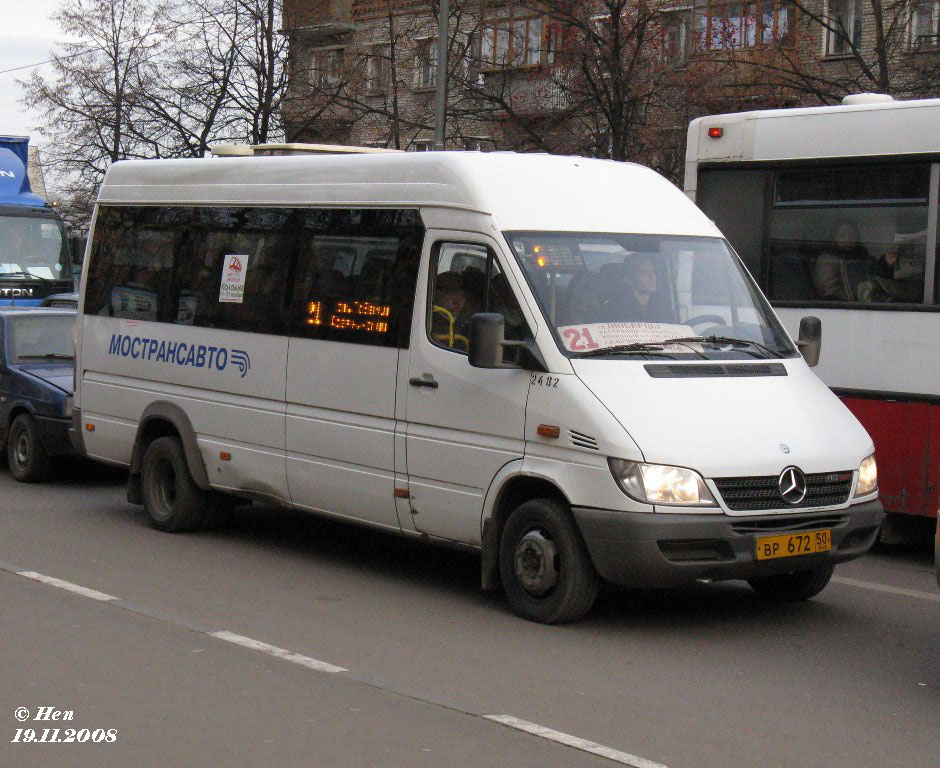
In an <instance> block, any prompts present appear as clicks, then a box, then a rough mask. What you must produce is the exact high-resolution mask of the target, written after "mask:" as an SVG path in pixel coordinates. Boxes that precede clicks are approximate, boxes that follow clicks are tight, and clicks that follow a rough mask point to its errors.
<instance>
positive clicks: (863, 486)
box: [855, 454, 878, 496]
mask: <svg viewBox="0 0 940 768" xmlns="http://www.w3.org/2000/svg"><path fill="white" fill-rule="evenodd" d="M877 490H878V466H877V465H876V464H875V454H872V455H871V456H869V457H868V458H867V459H865V460H864V461H863V462H862V464H861V466H860V467H859V468H858V483H857V484H856V485H855V495H856V496H867V495H868V494H869V493H874V492H875V491H877Z"/></svg>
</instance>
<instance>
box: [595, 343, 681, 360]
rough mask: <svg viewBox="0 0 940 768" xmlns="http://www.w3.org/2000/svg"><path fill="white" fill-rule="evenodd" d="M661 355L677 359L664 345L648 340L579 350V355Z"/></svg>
mask: <svg viewBox="0 0 940 768" xmlns="http://www.w3.org/2000/svg"><path fill="white" fill-rule="evenodd" d="M632 354H637V355H659V356H660V357H669V358H672V359H673V360H675V359H676V358H675V356H673V355H670V354H669V353H668V352H664V351H663V345H662V344H659V343H651V342H647V341H637V342H634V343H633V344H618V345H617V346H615V347H601V348H600V349H592V350H589V351H587V352H579V353H578V357H602V356H604V355H632Z"/></svg>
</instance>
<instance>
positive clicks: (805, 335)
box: [796, 316, 822, 368]
mask: <svg viewBox="0 0 940 768" xmlns="http://www.w3.org/2000/svg"><path fill="white" fill-rule="evenodd" d="M796 346H797V348H798V349H799V350H800V354H801V355H803V359H804V360H806V364H807V365H808V366H809V367H810V368H812V367H813V366H814V365H816V364H817V363H818V362H819V352H820V350H821V349H822V323H821V322H820V320H819V318H818V317H812V316H810V317H804V318H803V319H802V320H800V338H799V339H798V340H797V342H796Z"/></svg>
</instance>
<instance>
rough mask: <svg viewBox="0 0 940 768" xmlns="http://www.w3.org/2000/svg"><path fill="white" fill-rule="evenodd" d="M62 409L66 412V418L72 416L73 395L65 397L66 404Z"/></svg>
mask: <svg viewBox="0 0 940 768" xmlns="http://www.w3.org/2000/svg"><path fill="white" fill-rule="evenodd" d="M62 410H63V412H64V415H65V418H67V419H71V418H72V398H71V397H67V398H65V405H64V406H63V407H62Z"/></svg>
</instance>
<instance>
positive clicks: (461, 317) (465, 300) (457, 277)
mask: <svg viewBox="0 0 940 768" xmlns="http://www.w3.org/2000/svg"><path fill="white" fill-rule="evenodd" d="M480 305H481V302H480V301H479V300H478V297H477V296H472V295H471V294H470V292H469V291H468V290H467V287H466V285H465V283H464V278H463V275H461V274H460V273H458V272H442V273H441V274H439V275H438V276H437V280H436V284H435V286H434V318H433V323H432V332H433V334H434V337H435V339H437V340H438V341H441V342H443V343H445V344H447V346H450V347H459V348H462V349H466V348H467V347H468V346H469V343H468V341H467V339H469V338H470V318H471V317H473V315H474V314H476V313H477V312H479V311H480V309H479V308H480ZM441 310H443V311H441Z"/></svg>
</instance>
